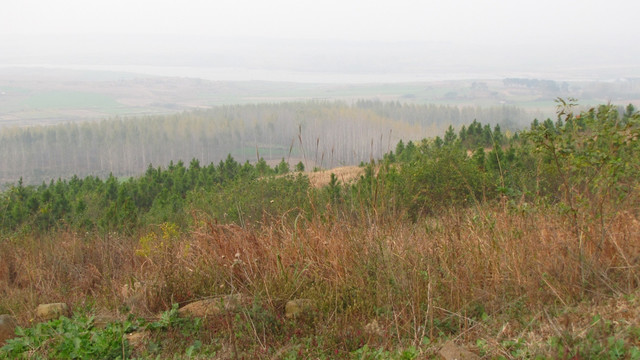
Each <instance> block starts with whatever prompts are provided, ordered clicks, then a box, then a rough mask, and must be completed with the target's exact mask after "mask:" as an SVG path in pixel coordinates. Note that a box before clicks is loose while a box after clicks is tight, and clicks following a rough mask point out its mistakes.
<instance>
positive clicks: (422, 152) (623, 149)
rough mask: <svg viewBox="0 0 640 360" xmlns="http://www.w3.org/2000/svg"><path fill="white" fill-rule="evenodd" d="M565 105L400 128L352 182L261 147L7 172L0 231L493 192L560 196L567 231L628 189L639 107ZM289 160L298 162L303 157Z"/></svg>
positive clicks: (253, 219) (396, 205)
mask: <svg viewBox="0 0 640 360" xmlns="http://www.w3.org/2000/svg"><path fill="white" fill-rule="evenodd" d="M572 107H573V104H572V103H571V102H566V101H564V100H563V101H561V102H560V104H559V110H558V114H559V115H558V118H557V119H556V120H555V121H552V120H551V119H547V120H545V121H543V122H540V121H538V120H534V121H533V122H532V123H531V125H530V127H529V128H528V129H526V130H523V131H520V132H516V133H514V134H513V135H508V134H505V133H503V132H502V130H501V128H500V125H499V124H496V125H493V126H491V125H489V124H482V123H480V122H478V121H473V122H471V123H470V124H469V125H468V126H463V127H461V128H460V129H459V130H458V131H456V130H454V128H453V127H452V126H450V127H449V128H448V129H447V130H446V132H445V134H444V136H442V137H440V136H436V137H432V138H423V139H422V140H420V141H416V142H414V141H412V140H409V141H406V142H405V141H402V140H401V141H398V142H397V143H396V145H395V146H394V148H393V150H390V151H388V152H386V153H385V154H384V155H383V156H382V157H381V158H380V159H379V160H377V161H374V160H372V161H369V162H366V163H364V162H363V163H362V164H361V166H362V167H363V175H362V176H361V177H360V178H359V179H358V180H357V181H355V182H354V183H349V184H344V183H341V182H340V180H339V179H338V178H337V177H336V176H332V178H331V181H330V182H329V185H327V186H326V187H323V188H318V189H316V188H312V187H311V185H310V183H309V180H308V178H307V177H306V176H305V175H303V173H301V172H298V173H297V174H291V168H290V166H289V164H288V163H287V162H286V161H285V160H284V159H283V158H282V159H281V160H280V162H279V163H278V164H277V165H275V166H273V167H272V166H270V165H269V164H267V162H266V161H265V160H264V158H260V159H259V161H258V162H256V163H255V164H252V163H250V162H249V161H245V162H238V161H237V160H235V159H234V157H233V156H232V155H231V154H228V155H227V157H226V158H225V159H224V160H221V161H219V162H218V163H217V164H215V163H210V164H209V165H207V166H202V165H201V163H200V161H199V160H197V159H193V160H192V161H191V162H190V163H189V164H188V165H185V164H184V163H183V162H181V161H180V162H177V163H170V164H169V166H168V167H162V166H158V167H153V166H151V165H149V166H148V167H147V170H146V172H145V173H144V174H143V175H142V176H140V177H132V178H129V179H126V180H123V179H118V178H117V177H115V176H113V175H109V176H108V177H106V178H105V179H104V180H102V179H100V178H99V177H96V176H87V177H84V178H81V177H78V176H73V177H72V178H71V179H69V180H63V179H60V180H57V181H53V180H52V181H51V182H50V183H48V184H47V183H42V184H41V185H39V186H35V185H25V184H23V183H22V182H19V183H18V184H16V185H14V186H12V187H10V188H9V189H8V190H7V191H5V192H3V193H1V195H0V231H2V232H8V233H11V232H16V231H19V232H32V231H36V232H42V231H49V230H51V229H56V228H60V227H62V228H69V227H70V228H73V229H82V230H86V231H99V232H109V231H119V232H128V233H129V232H135V231H137V230H138V229H141V228H144V227H145V226H148V225H150V224H158V223H163V222H171V223H174V224H178V225H180V226H185V227H188V226H190V225H193V221H194V214H202V213H204V214H207V216H209V217H211V218H213V219H215V221H217V222H222V223H238V224H242V225H246V224H249V223H254V224H258V225H257V226H259V224H260V223H264V222H268V221H270V219H285V218H295V217H297V216H311V214H316V215H317V213H320V214H321V215H322V216H327V217H331V216H339V217H340V218H341V219H350V218H352V219H356V220H357V219H361V218H362V217H366V218H369V217H371V216H373V215H372V214H375V216H382V217H384V216H389V217H390V218H393V219H397V218H399V217H406V218H407V219H409V220H413V221H416V220H417V219H420V218H423V217H425V216H431V215H435V214H438V213H439V212H440V211H443V210H444V209H448V208H451V207H454V208H455V207H467V206H474V205H477V204H481V203H486V202H492V201H499V202H503V203H504V204H505V206H511V207H513V209H514V211H522V212H526V209H527V206H528V205H527V204H534V203H537V204H538V205H540V204H548V205H550V206H560V207H561V208H563V209H565V210H564V211H566V212H567V213H568V214H570V216H571V217H572V218H573V219H574V221H575V223H576V232H579V231H580V229H579V227H580V226H579V224H581V223H585V222H582V221H580V220H579V219H580V218H581V217H587V216H589V217H590V218H591V219H592V220H596V219H597V220H598V221H599V222H598V223H601V224H603V226H604V224H605V223H606V220H607V218H608V217H610V216H612V214H615V213H616V211H617V209H619V208H620V207H621V206H623V205H624V206H627V205H629V204H633V202H634V201H638V200H639V199H638V198H637V197H638V194H637V191H636V189H637V186H638V179H640V141H639V139H640V114H639V113H638V112H637V111H635V109H634V108H633V106H631V105H630V106H629V107H627V108H626V109H625V110H624V111H623V112H621V111H619V109H618V108H616V107H614V106H611V105H602V106H599V107H596V108H592V109H589V110H588V111H585V112H582V113H580V114H574V112H573V110H572ZM295 168H296V169H295V170H304V164H303V163H302V162H299V163H298V164H297V165H296V167H295ZM589 224H591V223H589ZM592 225H593V224H592ZM589 226H591V225H589ZM603 231H604V230H603Z"/></svg>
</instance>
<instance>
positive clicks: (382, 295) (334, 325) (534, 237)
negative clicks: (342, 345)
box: [0, 206, 640, 345]
mask: <svg viewBox="0 0 640 360" xmlns="http://www.w3.org/2000/svg"><path fill="white" fill-rule="evenodd" d="M196 223H197V224H198V225H197V226H196V227H195V229H194V230H193V231H191V232H188V233H175V234H173V235H171V234H169V235H168V236H166V237H163V235H162V234H160V231H159V230H157V229H156V230H157V233H158V234H160V235H157V236H156V237H155V238H154V239H155V241H156V242H157V243H155V244H156V245H157V246H156V245H153V244H152V245H147V248H146V250H145V251H142V252H141V242H140V241H139V238H124V237H120V236H115V235H114V236H107V237H104V238H99V237H95V236H92V235H87V236H85V235H79V234H75V233H59V234H56V235H55V236H52V237H45V238H37V237H31V236H27V237H23V238H20V239H16V240H11V241H4V243H3V244H2V245H1V249H0V264H2V266H0V294H2V296H0V310H3V311H9V312H11V313H14V314H16V315H18V318H19V320H20V321H21V322H22V323H25V322H28V320H29V319H31V318H32V317H33V309H35V306H36V305H37V304H38V303H40V302H54V301H65V302H69V303H71V304H73V305H76V306H77V305H82V304H84V303H87V302H92V303H94V304H95V306H96V307H98V308H106V309H111V311H114V312H117V311H118V310H119V309H121V308H122V305H123V304H127V305H130V307H132V308H134V310H136V311H139V312H141V313H149V312H155V311H158V310H161V309H166V308H168V307H169V305H170V303H171V302H187V301H189V300H193V299H197V298H200V297H206V296H215V295H221V294H229V293H241V294H243V295H246V296H247V297H249V298H253V299H260V301H262V302H263V303H264V304H266V306H268V307H269V308H271V309H273V310H274V311H280V310H281V309H282V307H283V305H284V302H285V301H286V300H288V299H292V298H310V299H313V300H314V301H315V302H316V303H317V304H318V309H320V310H321V311H320V315H319V317H318V319H317V321H318V322H319V323H320V324H322V326H321V328H322V329H324V330H323V331H326V332H331V333H333V334H335V336H348V335H345V334H346V333H345V331H348V329H351V328H352V327H353V326H356V327H361V328H362V327H364V326H365V324H368V323H370V322H371V321H372V320H376V321H377V324H379V328H380V331H379V332H380V333H381V334H384V336H373V337H369V341H372V342H373V343H375V344H382V345H384V344H387V345H389V344H391V343H398V342H400V343H406V342H407V341H408V342H410V343H414V344H418V343H419V342H420V340H421V339H423V338H424V337H425V336H426V337H431V338H433V337H437V336H438V335H439V333H440V334H441V333H442V332H443V331H444V332H445V333H446V331H452V332H454V333H457V334H458V340H460V341H472V340H473V339H474V338H475V337H477V336H478V331H479V330H480V329H481V328H480V327H477V321H478V317H479V316H480V315H481V313H482V312H484V313H486V314H489V315H496V316H498V315H500V314H511V313H512V312H514V311H515V310H514V309H516V308H524V309H526V312H531V313H535V312H536V311H538V310H539V309H550V308H554V307H566V306H570V305H572V304H576V303H578V302H580V301H582V300H584V299H591V300H592V301H594V302H595V303H598V302H602V301H604V300H603V299H605V300H606V299H608V298H610V297H611V296H612V294H618V295H619V294H626V293H631V292H633V291H635V289H636V288H637V286H638V271H637V266H638V261H639V260H640V241H639V240H640V223H639V222H638V218H637V216H636V215H634V214H632V213H629V212H620V213H619V214H617V215H616V216H615V217H614V218H613V219H612V220H611V221H610V223H609V227H608V231H607V232H606V236H605V237H604V239H603V238H602V237H601V235H602V233H601V231H600V230H599V229H598V228H597V227H595V226H592V227H588V226H587V227H585V232H584V234H583V237H582V239H581V240H582V247H581V245H580V242H579V241H578V240H577V239H576V238H575V236H574V235H573V233H572V232H571V226H570V224H569V223H568V221H567V219H566V218H565V217H564V216H562V215H558V214H555V213H554V212H552V211H550V210H545V209H540V210H531V211H529V212H521V211H513V210H511V209H509V208H507V207H506V206H485V207H480V208H475V209H467V210H461V211H460V212H456V211H453V210H452V211H450V212H448V213H445V214H442V215H441V216H439V217H437V218H428V219H422V220H421V221H419V222H418V223H415V224H411V223H406V222H401V221H376V220H375V219H372V220H369V221H356V220H346V219H338V220H331V219H329V220H327V219H325V218H322V217H311V219H308V220H305V219H303V218H302V217H299V218H298V219H297V221H296V222H294V223H293V224H291V223H286V222H282V221H279V220H273V221H272V222H271V223H270V224H268V226H266V224H264V226H261V227H260V229H251V228H241V227H239V226H235V225H216V224H214V223H212V222H210V221H208V220H207V219H204V218H203V219H196ZM151 230H154V229H151ZM151 230H150V231H151ZM145 236H146V235H145ZM603 240H604V241H603ZM149 246H151V248H150V247H149ZM153 246H155V247H153ZM125 285H127V286H128V287H129V289H133V290H130V291H133V292H129V293H126V294H124V293H123V291H122V289H123V288H126V287H125ZM136 306H137V308H136ZM519 311H524V310H519ZM545 311H546V310H545ZM512 316H517V315H513V314H512ZM445 323H447V324H448V325H447V326H444V325H443V324H445ZM354 324H356V325H354ZM509 326H511V325H508V324H507V325H505V326H504V328H503V329H502V332H500V334H498V335H500V336H504V334H505V331H506V332H509V331H510V330H509ZM345 329H346V330H345ZM447 329H449V330H447ZM513 331H515V330H513ZM494 335H495V336H497V335H496V334H494Z"/></svg>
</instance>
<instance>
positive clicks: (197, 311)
mask: <svg viewBox="0 0 640 360" xmlns="http://www.w3.org/2000/svg"><path fill="white" fill-rule="evenodd" d="M221 311H222V310H221V309H220V300H218V299H205V300H199V301H194V302H192V303H190V304H187V305H185V306H183V307H181V308H180V309H178V314H180V316H192V317H199V318H206V317H207V316H213V315H217V314H219V313H220V312H221Z"/></svg>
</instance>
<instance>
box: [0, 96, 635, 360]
mask: <svg viewBox="0 0 640 360" xmlns="http://www.w3.org/2000/svg"><path fill="white" fill-rule="evenodd" d="M392 148H393V149H392V150H391V151H387V152H386V153H384V154H383V156H382V157H381V158H380V159H379V160H376V161H370V162H367V163H366V164H363V166H362V167H361V168H360V167H358V168H341V169H334V170H330V171H327V172H324V174H326V173H329V179H328V180H329V181H328V183H327V184H326V185H324V180H321V179H318V178H316V179H315V180H313V179H314V177H321V176H323V173H322V172H311V173H308V175H305V174H304V173H302V172H293V173H292V172H291V170H292V169H291V168H290V167H289V164H288V163H287V162H286V161H280V163H278V164H276V165H275V166H270V165H269V164H267V162H266V161H265V160H264V159H261V160H260V161H258V162H256V164H255V165H253V164H251V163H246V162H245V163H241V162H238V161H236V160H235V159H234V158H233V157H232V156H230V155H228V156H227V158H226V159H225V160H224V161H221V162H220V163H219V164H217V165H216V164H209V165H205V164H202V165H201V164H200V163H199V162H198V161H197V160H193V161H192V162H191V163H189V164H188V165H185V164H184V163H182V162H178V163H175V164H171V165H170V166H168V167H166V168H164V167H148V169H147V171H146V172H145V173H144V175H142V176H140V177H134V178H130V179H128V180H119V179H117V178H115V177H113V176H110V177H108V178H106V179H104V180H103V179H100V178H98V177H94V176H88V177H84V178H80V177H77V176H76V177H73V178H71V179H70V180H68V181H67V180H63V179H61V180H58V181H53V182H51V183H50V184H42V185H40V186H30V185H25V184H22V183H18V184H16V185H15V186H12V187H10V188H9V189H7V190H6V191H4V192H2V193H1V195H0V209H2V211H1V212H0V236H1V239H2V241H1V242H0V293H1V294H3V296H2V297H0V314H2V313H5V314H8V317H7V316H5V317H3V318H2V319H3V321H5V320H4V319H10V320H8V321H5V322H7V323H9V322H15V323H17V324H19V325H20V326H23V327H24V328H22V329H18V330H17V331H15V332H14V331H13V328H12V329H11V331H10V333H11V334H10V336H9V337H13V339H12V340H8V341H7V342H6V345H5V346H4V347H2V348H0V358H15V357H20V356H25V357H28V356H41V357H45V358H61V357H62V358H64V357H74V356H75V357H109V358H111V357H116V356H121V357H123V358H129V357H142V358H192V357H196V358H220V359H238V358H257V359H290V358H344V359H353V358H356V359H369V358H374V359H387V358H390V359H419V358H430V357H434V356H437V354H440V355H441V356H443V357H445V358H447V356H445V355H443V352H445V353H446V352H451V351H453V352H463V353H465V354H466V356H469V357H471V358H475V357H483V358H508V359H511V358H577V359H581V358H596V359H609V358H636V357H637V356H638V354H640V347H639V346H638V341H639V337H638V327H637V315H638V314H637V311H636V310H634V309H636V308H637V304H638V301H639V300H638V296H640V295H639V293H638V285H639V283H640V280H639V279H640V277H639V274H638V269H637V259H638V258H640V246H638V244H639V242H638V240H639V239H640V208H639V207H638V206H639V205H638V204H640V192H639V190H640V184H639V182H638V181H639V179H640V113H638V112H636V111H635V109H634V108H633V106H629V107H627V108H626V109H624V110H623V111H619V109H618V108H617V107H615V106H612V105H601V106H598V107H594V108H591V109H587V110H586V111H577V110H576V105H575V104H573V103H571V102H567V101H565V100H561V99H559V100H558V116H557V118H556V120H555V121H551V120H547V121H544V122H540V121H537V120H534V121H533V122H532V123H531V125H530V126H529V128H528V129H527V130H526V131H521V132H518V133H514V134H512V135H510V134H505V133H502V132H501V130H500V127H499V126H489V125H488V124H487V125H483V124H481V123H479V122H477V121H474V122H471V123H468V124H465V125H464V126H461V127H460V129H454V128H453V127H449V128H448V129H447V131H445V133H444V135H443V136H442V137H433V138H425V139H422V140H420V141H416V142H413V141H407V142H406V143H405V141H398V142H397V143H396V144H394V146H392ZM487 149H488V150H487ZM296 167H298V170H301V167H302V166H298V165H296ZM332 173H333V174H334V176H331V174H332ZM325 179H326V177H325ZM312 182H313V183H314V184H315V186H312ZM42 303H65V304H66V305H64V306H63V305H60V306H61V309H67V310H61V311H60V312H58V313H54V316H53V319H51V320H50V319H49V318H48V317H47V318H44V317H43V315H42V312H41V311H40V313H41V314H40V315H37V313H36V310H35V309H36V307H37V305H38V304H42ZM67 307H69V308H70V310H68V308H67ZM71 314H73V316H72V317H71V319H69V318H68V317H66V316H69V315H71ZM60 315H66V316H62V317H59V316H60ZM36 324H37V325H36ZM0 341H1V340H0Z"/></svg>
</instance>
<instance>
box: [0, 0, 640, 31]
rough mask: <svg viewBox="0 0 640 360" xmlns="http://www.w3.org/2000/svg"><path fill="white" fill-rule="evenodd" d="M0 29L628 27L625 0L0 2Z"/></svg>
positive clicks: (633, 27) (630, 10) (634, 11)
mask: <svg viewBox="0 0 640 360" xmlns="http://www.w3.org/2000/svg"><path fill="white" fill-rule="evenodd" d="M2 3H3V4H2V11H0V32H1V33H10V34H24V33H32V34H33V33H35V34H40V33H45V34H50V33H120V34H122V33H163V34H166V33H177V34H207V35H214V36H222V37H267V38H301V39H307V38H313V39H347V40H426V41H477V40H482V41H502V40H519V39H522V38H524V39H527V40H535V41H548V40H554V39H556V40H558V41H560V40H561V39H576V38H592V39H593V40H594V41H603V40H611V41H616V40H617V39H618V38H621V37H622V38H626V39H631V38H635V37H636V36H637V35H638V30H637V24H636V23H637V18H638V16H639V15H640V11H639V10H640V5H639V4H640V3H639V2H637V1H632V0H608V1H602V0H580V1H568V0H503V1H486V0H446V1H445V0H438V1H430V0H429V1H424V0H422V1H416V0H394V1H375V0H374V1H371V0H366V1H364V0H312V1H310V0H268V1H265V0H217V1H216V0H91V1H88V0H3V1H2Z"/></svg>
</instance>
